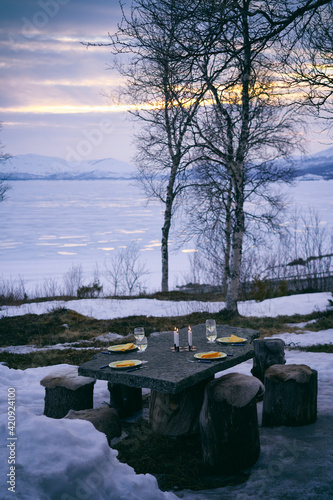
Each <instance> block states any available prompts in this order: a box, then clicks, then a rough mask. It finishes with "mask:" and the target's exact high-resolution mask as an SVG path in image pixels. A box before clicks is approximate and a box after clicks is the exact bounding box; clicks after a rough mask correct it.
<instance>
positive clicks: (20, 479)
mask: <svg viewBox="0 0 333 500" xmlns="http://www.w3.org/2000/svg"><path fill="white" fill-rule="evenodd" d="M330 297H331V294H311V295H305V296H303V295H297V296H293V297H288V302H287V303H288V307H287V303H286V302H284V301H283V300H280V299H272V300H270V301H264V302H262V303H260V304H256V303H247V304H244V306H246V307H247V311H248V314H250V313H251V312H252V315H257V307H259V306H260V315H261V316H265V315H266V316H270V315H271V312H272V311H274V314H275V315H277V314H288V315H291V314H293V313H296V312H299V311H302V312H304V308H303V304H304V303H305V304H307V312H311V311H312V310H315V309H317V310H325V309H326V307H327V305H328V300H327V299H328V298H330ZM75 302H77V303H78V301H75ZM82 302H83V301H82ZM124 302H126V303H127V304H126V305H124V308H125V309H126V307H127V306H128V307H130V308H136V309H135V310H136V311H137V310H140V305H142V310H141V313H142V314H146V312H142V311H146V309H144V307H143V305H144V304H145V302H141V301H124ZM89 303H90V301H89ZM72 306H73V304H71V308H73V307H72ZM105 306H106V303H105V301H104V302H103V301H99V300H97V301H95V300H94V301H91V305H90V306H89V312H90V314H91V315H94V313H96V317H100V315H101V314H102V313H101V310H102V308H103V307H104V316H103V317H114V315H115V314H117V312H113V311H114V309H113V308H111V307H110V308H109V309H107V310H105ZM215 306H216V304H213V303H211V304H209V307H215ZM22 307H23V306H22ZM39 307H40V308H39V309H38V311H39V312H40V313H41V312H42V310H41V309H42V307H41V306H40V305H39ZM46 307H47V306H46ZM162 307H163V306H162ZM169 307H170V310H172V307H173V304H169ZM191 307H193V310H195V309H194V305H192V306H191ZM199 307H202V305H199ZM126 310H127V311H128V309H126ZM21 311H22V309H21ZM117 311H118V312H119V309H118V310H117ZM148 311H149V314H150V315H157V314H158V315H160V309H159V306H158V305H157V302H156V301H151V302H150V307H149V310H148ZM265 311H266V314H265ZM81 312H82V311H81ZM16 313H17V309H11V308H7V309H6V314H8V315H13V314H16ZM22 314H24V312H22ZM123 314H124V315H125V311H123ZM136 314H137V312H136ZM306 326H307V325H306V324H304V323H303V324H301V323H300V324H298V325H297V327H298V328H299V330H300V332H301V331H304V332H305V333H303V334H301V333H300V334H288V333H284V334H282V335H281V338H283V339H284V340H285V342H286V343H287V344H288V343H290V342H295V341H296V340H297V343H299V344H306V345H307V344H309V343H313V344H314V343H327V342H332V338H333V331H332V330H327V331H323V332H315V333H313V332H312V333H310V332H307V331H306ZM286 360H287V363H297V364H307V365H309V366H310V367H311V368H313V369H316V370H318V378H319V381H318V386H319V390H318V419H317V421H316V422H315V423H314V424H312V425H307V426H302V427H294V428H288V427H275V428H260V440H261V455H260V458H259V460H258V462H257V463H256V465H255V466H254V467H253V468H252V469H251V471H250V472H251V474H250V477H249V479H248V480H247V481H246V482H245V483H243V484H241V485H238V486H228V487H225V488H219V489H216V490H207V491H202V492H192V491H190V490H187V491H177V496H176V495H175V493H173V492H162V491H160V490H159V488H158V485H157V482H156V480H155V478H154V477H152V476H151V475H149V474H145V475H144V474H135V472H134V470H133V469H132V468H131V467H129V466H128V465H126V464H122V463H120V462H119V461H118V459H117V452H116V451H115V450H113V449H112V448H110V447H109V446H108V444H107V440H106V437H105V435H104V434H102V433H100V432H98V431H97V430H96V429H95V428H94V427H93V425H92V424H90V423H89V422H86V421H83V420H67V419H61V420H54V419H50V418H47V417H45V416H43V409H44V388H43V387H42V386H41V385H40V380H41V379H42V378H43V377H44V376H45V375H47V374H48V373H49V372H51V371H53V370H54V369H55V367H42V368H35V369H27V370H12V369H9V368H7V367H6V366H4V365H0V384H1V387H0V390H1V399H0V401H1V402H0V412H1V415H0V427H1V435H2V436H3V440H2V443H3V444H2V446H1V448H0V456H1V463H2V464H4V467H3V468H2V472H1V474H0V487H1V498H3V499H4V500H7V499H9V498H18V499H19V500H74V499H75V500H88V499H92V500H172V499H174V500H176V499H177V498H182V499H184V500H206V499H208V500H220V499H230V500H231V499H232V500H234V499H236V500H267V499H268V500H282V499H287V500H295V499H296V500H318V499H319V500H332V498H333V474H332V471H333V453H332V444H331V443H332V436H333V362H332V361H333V354H326V353H305V352H301V351H288V350H287V351H286ZM251 367H252V361H251V360H249V361H247V362H246V363H243V364H241V365H238V366H237V371H238V372H240V373H245V374H249V375H250V373H251V372H250V370H251ZM57 368H58V369H62V368H63V369H66V365H59V366H57ZM235 370H236V369H235V368H233V369H231V370H229V371H235ZM225 373H227V372H226V371H224V372H221V373H220V375H222V374H225ZM10 388H14V389H15V398H16V430H15V436H9V430H10V429H9V428H8V415H9V408H12V407H11V406H8V404H7V399H8V398H7V396H8V389H10ZM10 394H13V392H12V391H10ZM107 400H108V391H107V386H106V383H105V382H103V381H97V382H96V385H95V389H94V406H95V407H99V406H102V405H103V401H107ZM258 412H259V421H260V414H261V404H259V405H258ZM10 422H11V420H10ZM14 437H16V438H17V440H14V439H13V438H14ZM8 445H9V446H8ZM13 453H14V454H15V460H16V463H15V493H13V492H11V491H8V488H9V487H10V483H7V481H9V480H10V477H9V476H7V474H9V473H10V464H9V463H8V460H10V459H11V458H12V457H13Z"/></svg>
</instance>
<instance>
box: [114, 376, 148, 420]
mask: <svg viewBox="0 0 333 500" xmlns="http://www.w3.org/2000/svg"><path fill="white" fill-rule="evenodd" d="M108 389H109V391H110V406H111V407H112V408H115V409H116V410H117V412H118V413H119V415H120V417H121V418H126V417H131V416H132V415H134V413H136V412H137V411H140V410H142V389H141V388H137V387H128V386H126V385H123V384H113V383H111V382H108Z"/></svg>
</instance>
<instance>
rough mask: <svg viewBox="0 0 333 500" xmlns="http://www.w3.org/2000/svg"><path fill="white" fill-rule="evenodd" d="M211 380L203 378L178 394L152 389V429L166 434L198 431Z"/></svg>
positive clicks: (150, 408) (150, 406) (175, 434)
mask: <svg viewBox="0 0 333 500" xmlns="http://www.w3.org/2000/svg"><path fill="white" fill-rule="evenodd" d="M210 380H211V379H210V378H209V379H206V380H203V381H202V382H199V383H197V384H195V385H194V386H192V387H189V388H188V389H185V390H184V391H181V392H180V393H178V394H167V393H163V392H157V391H151V396H150V405H149V421H150V425H151V428H152V430H153V431H154V432H157V433H159V434H163V435H165V436H183V435H191V434H195V433H196V432H198V431H199V415H200V410H201V406H202V401H203V397H204V391H205V387H206V385H207V383H208V382H209V381H210Z"/></svg>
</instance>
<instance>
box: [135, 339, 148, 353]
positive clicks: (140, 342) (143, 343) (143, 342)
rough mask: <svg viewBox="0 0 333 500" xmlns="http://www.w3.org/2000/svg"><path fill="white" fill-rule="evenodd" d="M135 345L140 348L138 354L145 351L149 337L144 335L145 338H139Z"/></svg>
mask: <svg viewBox="0 0 333 500" xmlns="http://www.w3.org/2000/svg"><path fill="white" fill-rule="evenodd" d="M135 345H136V347H137V348H138V354H139V353H141V352H144V351H145V350H146V349H147V347H148V340H147V337H145V336H143V338H142V339H141V340H138V341H137V342H136V344H135Z"/></svg>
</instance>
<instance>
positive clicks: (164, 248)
mask: <svg viewBox="0 0 333 500" xmlns="http://www.w3.org/2000/svg"><path fill="white" fill-rule="evenodd" d="M170 226H171V215H170V216H167V209H166V210H165V212H164V226H163V227H162V242H161V243H162V244H161V252H162V284H161V290H162V292H167V291H168V290H169V249H168V239H169V231H170Z"/></svg>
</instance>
